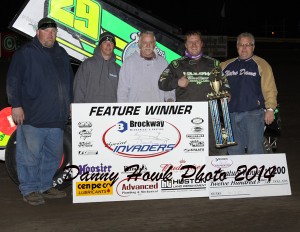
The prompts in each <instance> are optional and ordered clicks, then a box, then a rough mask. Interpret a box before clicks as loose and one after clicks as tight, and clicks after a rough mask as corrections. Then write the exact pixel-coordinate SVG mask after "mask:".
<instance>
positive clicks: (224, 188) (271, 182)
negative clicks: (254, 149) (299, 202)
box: [205, 153, 291, 199]
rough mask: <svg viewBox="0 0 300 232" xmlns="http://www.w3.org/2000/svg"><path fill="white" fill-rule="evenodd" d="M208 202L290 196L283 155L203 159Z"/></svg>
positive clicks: (286, 168)
mask: <svg viewBox="0 0 300 232" xmlns="http://www.w3.org/2000/svg"><path fill="white" fill-rule="evenodd" d="M206 164H207V173H206V175H205V177H206V180H207V181H208V182H207V189H208V192H209V198H210V199H225V198H246V197H265V196H282V195H291V186H290V180H289V174H288V167H287V162H286V156H285V154H279V153H278V154H264V155H231V156H218V157H216V156H215V157H213V156H210V157H206Z"/></svg>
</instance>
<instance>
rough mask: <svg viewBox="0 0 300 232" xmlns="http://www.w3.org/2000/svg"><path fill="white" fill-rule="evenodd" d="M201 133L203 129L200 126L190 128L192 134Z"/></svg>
mask: <svg viewBox="0 0 300 232" xmlns="http://www.w3.org/2000/svg"><path fill="white" fill-rule="evenodd" d="M202 131H203V127H202V126H194V127H192V132H194V133H200V132H202Z"/></svg>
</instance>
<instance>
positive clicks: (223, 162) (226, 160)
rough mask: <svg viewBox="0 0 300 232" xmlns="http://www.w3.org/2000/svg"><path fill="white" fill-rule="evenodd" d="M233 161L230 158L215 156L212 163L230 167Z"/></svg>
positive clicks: (217, 165) (215, 165)
mask: <svg viewBox="0 0 300 232" xmlns="http://www.w3.org/2000/svg"><path fill="white" fill-rule="evenodd" d="M232 164H233V161H232V160H231V159H229V158H215V159H214V160H212V161H211V165H212V166H214V167H216V168H229V167H230V166H231V165H232Z"/></svg>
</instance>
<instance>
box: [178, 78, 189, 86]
mask: <svg viewBox="0 0 300 232" xmlns="http://www.w3.org/2000/svg"><path fill="white" fill-rule="evenodd" d="M188 84H189V79H188V78H187V77H186V76H182V77H180V78H179V79H178V86H179V87H181V88H185V87H187V86H188Z"/></svg>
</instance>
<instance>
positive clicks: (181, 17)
mask: <svg viewBox="0 0 300 232" xmlns="http://www.w3.org/2000/svg"><path fill="white" fill-rule="evenodd" d="M40 1H43V0H40ZM106 1H108V2H109V0H106ZM114 1H116V0H114ZM120 1H122V0H120ZM25 2H26V1H24V0H6V1H1V7H0V15H1V20H0V31H3V30H5V29H7V27H8V25H9V23H10V22H11V20H12V19H13V18H14V16H15V15H16V14H17V12H18V10H19V9H20V8H21V6H22V5H23V4H24V3H25ZM123 2H127V3H131V4H132V5H134V6H136V7H137V8H139V9H141V10H143V11H146V12H148V13H149V14H151V15H153V16H155V17H157V18H159V19H161V20H163V21H164V22H167V23H169V24H171V25H174V26H176V27H178V28H181V31H182V33H184V32H186V31H188V30H191V29H198V30H200V31H202V33H203V34H206V35H227V36H237V35H238V34H239V33H241V32H244V31H248V32H252V33H253V34H254V35H255V36H256V37H273V38H299V37H300V13H299V8H298V7H296V4H297V1H295V0H285V1H276V2H275V1H263V0H251V1H243V0H240V1H235V0H231V1H230V0H215V1H207V0H206V1H203V0H184V1H174V0H151V1H143V0H123ZM223 7H224V10H222V9H223ZM272 32H274V34H272Z"/></svg>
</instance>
